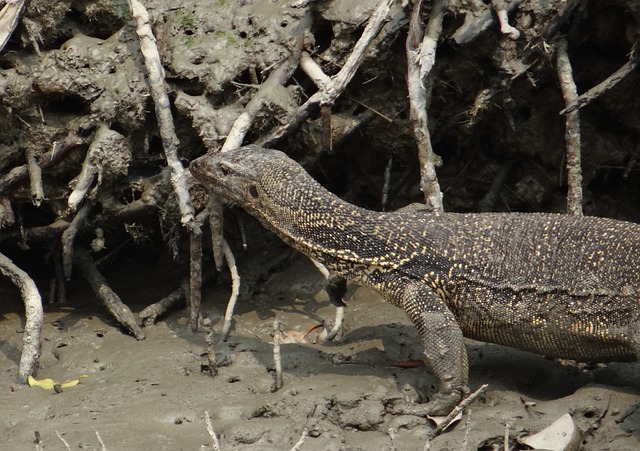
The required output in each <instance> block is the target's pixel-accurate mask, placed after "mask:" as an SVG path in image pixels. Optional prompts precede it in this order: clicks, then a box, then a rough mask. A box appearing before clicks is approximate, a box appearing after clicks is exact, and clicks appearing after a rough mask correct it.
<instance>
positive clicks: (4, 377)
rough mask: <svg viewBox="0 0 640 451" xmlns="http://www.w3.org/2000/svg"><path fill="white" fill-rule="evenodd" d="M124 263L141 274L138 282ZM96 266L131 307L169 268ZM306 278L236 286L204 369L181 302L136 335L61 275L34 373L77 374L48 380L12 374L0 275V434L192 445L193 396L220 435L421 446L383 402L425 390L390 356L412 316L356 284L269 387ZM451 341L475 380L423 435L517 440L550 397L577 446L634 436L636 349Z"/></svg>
mask: <svg viewBox="0 0 640 451" xmlns="http://www.w3.org/2000/svg"><path fill="white" fill-rule="evenodd" d="M241 273H242V268H241ZM154 275H155V277H154ZM140 277H143V278H144V279H145V280H149V281H151V282H150V283H149V284H148V285H147V286H140V285H139V284H138V280H140ZM109 278H110V280H111V281H112V283H113V285H114V288H115V289H117V290H118V291H119V293H120V294H121V295H122V297H123V299H125V300H126V301H127V302H128V303H129V305H131V306H132V308H133V309H134V310H140V309H142V308H143V307H144V306H146V305H147V304H148V303H150V302H152V301H154V300H157V299H158V298H159V297H161V296H163V295H165V294H166V293H167V292H168V291H170V290H172V289H174V288H175V282H172V281H175V280H179V277H178V274H176V270H175V268H173V269H170V268H167V267H162V265H156V266H152V267H150V268H149V269H147V270H146V271H143V272H142V273H140V274H138V275H137V276H136V277H135V278H132V277H131V276H127V274H126V271H120V272H118V271H113V272H111V273H110V274H109ZM223 279H224V278H222V279H221V280H218V281H217V282H214V283H212V284H210V285H209V286H207V289H206V292H205V294H204V298H203V317H204V318H203V324H205V325H211V326H212V327H213V329H214V331H217V332H219V331H220V329H221V326H222V324H221V316H222V314H223V312H224V308H225V304H226V300H227V296H228V286H227V281H225V280H223ZM322 286H323V282H322V279H321V277H320V276H319V275H318V274H317V273H316V272H315V269H314V268H313V266H312V265H311V264H310V263H309V262H308V261H306V259H305V258H304V257H301V256H297V257H295V259H294V262H293V264H291V265H290V266H288V267H287V268H286V269H285V270H283V271H281V272H279V273H276V274H274V275H272V276H271V277H270V278H269V279H268V280H267V281H266V282H265V284H264V285H262V286H261V288H260V289H259V290H258V291H257V292H256V293H254V294H251V295H248V296H246V297H245V298H244V299H243V300H242V301H241V303H240V305H239V310H238V315H237V318H236V325H235V328H234V330H233V332H232V334H231V337H230V339H229V341H228V342H227V343H217V344H216V359H217V361H218V362H222V363H221V365H222V366H221V367H220V368H219V373H218V375H217V376H215V377H212V376H211V375H210V374H209V372H208V371H207V367H206V365H207V360H206V344H205V340H204V332H199V333H197V334H193V333H191V332H190V330H189V328H188V311H187V310H184V309H183V310H179V311H176V312H173V313H171V314H170V315H168V316H167V317H166V318H164V319H162V320H161V321H160V322H158V323H157V324H156V325H154V326H150V327H147V328H146V330H145V334H146V335H147V338H146V340H143V341H139V342H138V341H136V340H135V339H134V338H133V337H131V336H127V335H125V334H123V333H122V332H121V331H120V330H119V329H118V327H117V326H116V325H115V324H114V321H113V319H112V318H110V317H109V316H108V315H107V314H106V312H105V311H104V309H103V308H102V307H101V306H99V305H96V301H95V298H94V296H93V294H92V293H91V292H90V290H89V289H88V288H87V287H84V286H75V287H73V288H72V290H71V293H70V303H69V304H68V305H64V306H59V305H55V304H53V305H48V307H47V308H46V310H47V312H46V314H45V324H44V328H43V347H42V357H41V359H40V365H41V368H40V370H39V372H38V374H37V378H38V379H43V378H52V379H54V380H56V381H63V380H67V379H75V378H77V377H78V376H80V375H82V374H86V375H87V376H88V377H87V378H85V379H82V380H81V383H80V384H79V385H77V386H76V387H71V388H66V389H64V390H63V391H62V392H61V393H55V392H54V391H53V390H49V391H47V390H43V389H40V388H36V387H20V386H17V385H16V384H15V377H16V375H17V362H18V359H19V355H20V354H19V349H20V346H21V338H22V336H21V334H20V330H21V327H22V322H23V318H22V316H21V315H20V314H19V313H18V311H19V310H20V307H19V298H18V295H17V293H15V292H14V291H13V289H11V288H10V287H8V286H6V285H3V286H2V298H3V303H2V321H0V337H2V339H1V341H0V367H1V368H3V369H4V371H3V372H2V374H1V376H0V393H1V394H0V402H1V403H2V406H3V411H4V412H5V413H6V414H5V415H3V416H2V418H1V419H0V442H1V443H3V447H6V449H33V446H34V445H33V441H34V433H35V431H38V433H39V437H40V439H41V441H42V443H43V444H44V445H45V446H46V448H45V449H52V450H53V449H64V446H63V444H62V442H61V441H60V440H59V439H58V438H57V436H56V431H57V432H58V433H60V435H61V436H62V437H63V438H64V439H65V440H66V441H67V442H68V443H69V446H70V447H71V449H99V443H98V440H97V438H96V435H95V431H97V432H98V433H99V434H100V437H101V438H102V440H103V441H104V443H105V445H106V447H107V448H108V449H114V450H118V449H122V450H124V449H156V450H157V449H166V450H176V449H199V447H200V446H201V445H205V446H207V445H210V443H211V441H210V439H209V436H208V434H207V431H206V427H205V422H204V412H205V411H207V412H209V414H210V415H211V419H212V423H213V426H214V429H215V430H216V432H217V433H218V434H219V437H220V444H221V447H222V449H223V450H226V449H229V450H230V449H264V450H267V449H268V450H282V449H290V448H291V447H292V446H293V445H294V444H295V443H296V442H297V441H298V440H299V438H300V436H301V435H302V432H303V430H304V429H307V431H308V434H309V436H308V437H307V438H306V439H305V441H304V445H303V447H302V448H301V449H306V450H330V449H335V450H338V449H344V450H362V449H381V450H383V449H388V450H391V449H404V450H421V449H424V447H425V444H426V443H427V437H428V434H429V432H430V431H431V430H432V429H433V428H434V427H435V425H434V424H433V423H432V422H431V421H430V420H427V419H424V418H420V417H415V416H410V415H400V416H395V415H392V414H390V413H389V410H390V408H391V406H392V405H394V404H398V403H404V402H406V401H405V400H407V399H409V400H410V399H415V398H416V397H418V398H419V397H421V396H422V397H424V396H429V393H430V391H431V390H432V380H431V379H430V376H429V375H428V374H427V373H426V371H425V370H424V368H409V369H406V368H399V367H395V366H392V364H393V362H396V361H405V360H409V359H420V357H421V347H420V344H419V340H418V337H417V334H416V331H415V330H414V328H413V327H412V326H411V325H410V324H409V322H408V320H407V319H406V317H405V315H404V313H403V312H402V311H401V310H400V309H397V308H396V307H393V306H391V305H389V304H387V303H385V302H384V301H382V300H381V299H380V298H379V297H378V296H377V295H376V294H375V293H373V292H372V291H370V290H368V289H364V288H357V287H352V288H351V290H350V294H349V296H348V297H347V304H348V308H347V313H346V319H345V327H344V331H343V334H342V336H341V337H340V339H339V340H338V342H337V343H331V344H313V343H301V344H298V343H288V344H283V345H282V360H283V370H284V387H283V388H282V389H281V390H279V391H277V392H275V393H274V392H272V391H271V390H272V387H273V384H274V364H273V355H272V346H271V344H270V343H271V342H272V340H273V338H272V333H273V331H272V324H273V319H274V318H277V319H279V320H280V321H281V323H282V325H283V329H284V330H285V331H288V332H291V334H290V335H291V336H294V335H295V336H299V335H300V334H297V335H296V334H295V332H304V331H306V330H307V329H308V328H309V327H310V326H312V325H314V324H316V323H318V322H321V321H322V320H323V319H331V318H332V316H333V313H334V312H333V307H332V306H331V304H330V303H329V301H328V298H327V296H326V293H325V292H324V291H323V288H322ZM205 328H206V327H205ZM312 338H313V337H312ZM467 349H468V351H469V356H470V364H471V368H470V374H471V380H470V388H471V389H472V390H475V389H476V388H478V387H479V386H480V385H482V384H484V383H488V384H489V388H488V390H487V392H486V393H485V394H484V395H483V396H481V397H480V398H479V399H478V400H476V401H475V402H474V403H473V404H472V405H471V406H470V408H469V410H468V411H467V412H466V413H465V415H464V416H463V417H462V419H461V421H460V422H458V423H457V424H455V425H454V427H452V428H451V429H449V430H448V431H447V432H445V433H444V434H442V435H441V436H438V437H436V438H435V439H433V440H431V442H430V445H431V449H436V450H461V449H467V450H471V449H482V450H489V449H501V448H500V446H501V444H502V443H503V441H504V434H505V428H506V427H508V430H509V436H510V437H511V446H512V448H511V449H526V448H525V447H521V446H520V445H516V443H515V441H514V439H515V437H518V436H523V435H527V434H532V433H535V432H538V431H539V430H542V429H544V428H545V427H547V426H549V425H550V424H551V423H552V422H553V421H555V420H556V419H557V418H559V417H560V416H562V415H563V414H565V413H570V414H571V415H572V417H573V420H574V422H575V424H576V425H577V426H578V428H579V429H580V430H581V431H583V433H584V437H583V445H582V447H581V448H580V449H583V450H604V449H611V450H634V449H637V448H638V446H639V441H640V391H639V390H638V386H637V381H638V377H639V375H640V374H639V373H640V364H636V363H627V364H610V365H608V366H607V367H600V368H597V369H595V370H582V369H579V368H577V367H575V366H572V365H569V364H567V365H563V364H561V363H559V362H556V361H551V360H546V359H544V358H542V357H540V356H537V355H533V354H529V353H525V352H520V351H516V350H512V349H508V348H504V347H500V346H497V345H490V344H484V343H478V342H471V341H469V342H467ZM507 425H508V426H507ZM390 431H391V432H390ZM392 437H393V438H392ZM516 446H518V447H516ZM204 449H210V448H207V447H205V448H204Z"/></svg>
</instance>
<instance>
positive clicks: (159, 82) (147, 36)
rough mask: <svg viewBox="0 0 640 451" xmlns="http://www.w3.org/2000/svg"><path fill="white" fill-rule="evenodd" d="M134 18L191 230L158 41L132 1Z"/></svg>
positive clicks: (143, 11) (144, 12)
mask: <svg viewBox="0 0 640 451" xmlns="http://www.w3.org/2000/svg"><path fill="white" fill-rule="evenodd" d="M129 6H130V8H131V14H132V15H133V18H134V19H135V20H136V24H137V27H136V33H137V34H138V38H139V39H140V51H141V52H142V56H143V57H144V64H145V67H146V68H147V74H148V82H149V90H150V92H151V97H152V98H153V103H154V106H155V112H156V118H157V121H158V128H159V131H160V137H161V138H162V147H163V148H164V153H165V156H166V159H167V164H168V166H169V167H170V168H171V184H172V185H173V189H174V192H175V193H176V197H177V199H178V206H179V208H180V213H181V215H182V218H181V222H182V224H183V225H186V226H188V227H190V226H191V223H192V222H193V220H194V217H195V213H194V210H193V206H192V204H191V196H190V195H189V190H188V188H187V184H186V182H185V179H184V175H183V174H184V172H185V169H184V168H183V167H182V163H180V159H179V158H178V145H179V143H180V141H179V140H178V137H177V136H176V131H175V127H174V124H173V117H172V115H171V106H170V104H169V96H168V95H167V89H166V86H165V81H164V70H163V69H162V63H161V61H160V54H159V53H158V47H157V45H156V40H155V37H154V36H153V32H152V30H151V25H150V24H149V13H147V10H146V9H145V7H144V6H143V5H142V3H140V1H138V0H129Z"/></svg>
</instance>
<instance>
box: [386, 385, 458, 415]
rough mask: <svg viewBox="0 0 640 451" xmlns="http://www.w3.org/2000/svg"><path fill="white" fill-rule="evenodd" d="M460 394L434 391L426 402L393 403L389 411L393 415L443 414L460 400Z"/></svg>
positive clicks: (446, 413) (449, 410)
mask: <svg viewBox="0 0 640 451" xmlns="http://www.w3.org/2000/svg"><path fill="white" fill-rule="evenodd" d="M461 399H462V395H461V394H460V393H459V392H457V391H454V392H451V393H436V394H435V395H434V396H433V398H432V399H431V401H429V402H428V403H426V404H404V405H394V406H393V408H392V409H391V413H392V414H395V415H416V416H419V417H426V416H445V415H448V414H449V412H451V411H452V410H453V409H454V408H455V407H456V406H457V405H458V403H459V402H460V400H461Z"/></svg>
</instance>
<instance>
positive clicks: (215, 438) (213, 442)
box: [204, 410, 222, 451]
mask: <svg viewBox="0 0 640 451" xmlns="http://www.w3.org/2000/svg"><path fill="white" fill-rule="evenodd" d="M204 422H205V424H206V426H207V432H208V433H209V437H211V447H212V448H213V449H214V450H215V451H222V449H221V448H220V442H219V441H218V436H217V435H216V432H215V431H214V430H213V425H212V424H211V417H210V416H209V412H208V411H206V410H205V411H204Z"/></svg>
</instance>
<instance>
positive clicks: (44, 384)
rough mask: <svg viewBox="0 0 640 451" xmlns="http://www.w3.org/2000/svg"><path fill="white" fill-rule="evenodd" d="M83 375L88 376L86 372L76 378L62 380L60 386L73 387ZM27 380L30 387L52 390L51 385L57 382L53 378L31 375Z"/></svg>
mask: <svg viewBox="0 0 640 451" xmlns="http://www.w3.org/2000/svg"><path fill="white" fill-rule="evenodd" d="M85 377H89V376H87V375H86V374H83V375H82V376H80V377H79V378H78V379H73V380H69V381H64V382H63V383H62V384H60V387H61V388H69V387H75V386H76V385H78V384H79V383H80V379H82V378H85ZM28 382H29V385H30V386H31V387H40V388H42V389H44V390H53V386H54V385H56V384H57V382H56V381H54V380H53V379H42V380H37V379H34V378H33V377H31V376H29V377H28Z"/></svg>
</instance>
